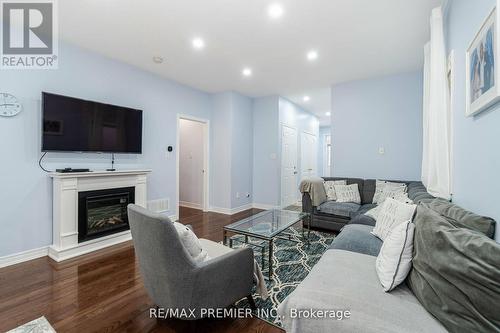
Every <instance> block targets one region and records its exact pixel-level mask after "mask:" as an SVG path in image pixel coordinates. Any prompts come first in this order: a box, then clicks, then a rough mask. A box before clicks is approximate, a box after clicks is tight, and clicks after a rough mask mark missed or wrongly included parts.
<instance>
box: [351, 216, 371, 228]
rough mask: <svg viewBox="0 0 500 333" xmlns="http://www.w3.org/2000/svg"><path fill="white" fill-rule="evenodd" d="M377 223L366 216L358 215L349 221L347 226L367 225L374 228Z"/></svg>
mask: <svg viewBox="0 0 500 333" xmlns="http://www.w3.org/2000/svg"><path fill="white" fill-rule="evenodd" d="M376 223H377V221H376V220H375V219H374V218H373V217H371V216H368V215H365V214H360V215H357V216H355V217H353V218H352V220H351V221H349V224H364V225H369V226H372V227H374V226H375V224H376Z"/></svg>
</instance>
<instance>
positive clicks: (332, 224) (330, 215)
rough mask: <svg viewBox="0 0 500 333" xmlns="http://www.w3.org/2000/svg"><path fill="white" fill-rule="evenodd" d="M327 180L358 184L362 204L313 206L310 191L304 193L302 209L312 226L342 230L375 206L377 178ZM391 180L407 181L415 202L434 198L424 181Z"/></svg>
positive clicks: (331, 203)
mask: <svg viewBox="0 0 500 333" xmlns="http://www.w3.org/2000/svg"><path fill="white" fill-rule="evenodd" d="M323 179H324V180H325V181H327V180H346V181H347V184H348V185H350V184H358V189H359V194H360V197H361V204H360V205H357V204H352V203H337V202H334V201H325V202H323V203H322V204H321V205H319V206H313V203H312V200H311V196H310V195H309V193H307V192H306V193H303V194H302V210H303V211H304V212H307V213H309V214H311V226H312V227H316V228H322V229H326V230H332V231H340V230H341V229H342V228H343V227H344V226H345V225H347V224H348V223H349V222H350V221H351V219H353V218H354V217H356V216H358V215H362V214H364V213H366V212H367V211H369V210H370V209H372V208H374V207H375V206H376V205H374V204H373V203H372V201H373V195H374V194H375V184H376V180H375V179H361V178H345V177H344V178H342V177H324V178H323ZM390 181H391V182H397V183H405V184H406V185H407V186H408V197H409V198H410V199H412V200H413V201H414V202H415V203H418V202H420V201H421V200H424V199H433V198H434V197H433V196H432V195H430V194H429V193H428V192H427V190H426V188H425V186H424V185H423V184H422V182H416V181H400V180H390Z"/></svg>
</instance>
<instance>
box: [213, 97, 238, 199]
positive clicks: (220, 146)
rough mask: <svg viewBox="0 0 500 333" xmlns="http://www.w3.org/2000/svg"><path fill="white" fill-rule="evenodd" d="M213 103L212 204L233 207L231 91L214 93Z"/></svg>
mask: <svg viewBox="0 0 500 333" xmlns="http://www.w3.org/2000/svg"><path fill="white" fill-rule="evenodd" d="M213 105H214V106H213V111H212V122H211V132H212V144H211V149H210V175H211V181H210V205H211V206H212V207H216V208H231V122H232V117H233V111H232V96H231V93H229V92H224V93H220V94H216V95H214V96H213Z"/></svg>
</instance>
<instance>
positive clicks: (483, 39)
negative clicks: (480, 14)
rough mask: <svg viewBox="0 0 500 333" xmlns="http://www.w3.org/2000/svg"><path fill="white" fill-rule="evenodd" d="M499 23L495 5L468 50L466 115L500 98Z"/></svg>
mask: <svg viewBox="0 0 500 333" xmlns="http://www.w3.org/2000/svg"><path fill="white" fill-rule="evenodd" d="M498 2H500V1H498ZM499 22H500V21H499V19H498V11H497V7H495V8H494V9H493V11H492V12H491V13H490V15H489V16H488V18H487V19H486V20H485V21H484V23H483V25H482V26H481V28H480V29H479V31H478V33H477V34H476V36H475V37H474V40H473V41H472V43H471V44H470V46H469V48H468V49H467V54H466V61H467V64H466V71H467V73H466V89H467V91H466V96H467V97H466V98H467V105H466V111H465V114H466V116H472V115H475V114H477V113H479V112H481V111H484V110H486V109H487V108H489V107H490V106H492V105H493V104H494V103H496V102H498V101H500V82H499V80H500V72H499V71H500V65H499V64H498V61H499V58H498V55H499V54H500V53H499V51H498V45H499V37H500V34H499V32H500V30H499V26H498V24H499Z"/></svg>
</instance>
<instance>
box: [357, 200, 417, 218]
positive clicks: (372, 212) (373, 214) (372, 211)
mask: <svg viewBox="0 0 500 333" xmlns="http://www.w3.org/2000/svg"><path fill="white" fill-rule="evenodd" d="M392 199H394V200H396V201H399V202H402V203H405V204H413V200H411V199H410V198H408V193H403V194H398V195H396V196H394V197H392ZM384 201H385V200H384ZM382 206H383V203H382V204H380V205H378V206H377V207H375V208H372V209H370V210H369V211H367V212H366V213H365V215H367V216H370V217H371V218H373V219H374V220H375V221H377V219H378V214H379V212H380V209H381V208H382Z"/></svg>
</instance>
